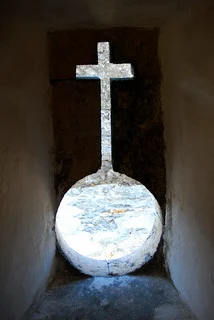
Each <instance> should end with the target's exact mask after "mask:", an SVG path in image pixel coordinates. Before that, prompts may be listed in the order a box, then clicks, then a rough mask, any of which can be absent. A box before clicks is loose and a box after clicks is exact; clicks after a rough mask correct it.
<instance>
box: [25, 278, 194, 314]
mask: <svg viewBox="0 0 214 320" xmlns="http://www.w3.org/2000/svg"><path fill="white" fill-rule="evenodd" d="M58 280H59V279H58ZM74 280H76V281H74ZM193 319H195V318H194V316H193V315H192V314H191V312H190V310H189V309H188V307H187V306H186V304H185V303H184V302H183V301H182V299H181V297H180V296H179V294H178V292H177V291H176V289H175V288H174V286H173V285H172V283H171V281H169V280H168V279H167V278H166V277H164V276H162V275H152V274H150V275H149V274H148V275H125V276H114V277H82V278H81V277H80V276H77V277H75V276H74V277H73V281H72V282H68V281H61V282H60V281H55V282H54V283H53V284H52V286H51V287H50V288H49V289H48V290H47V291H46V292H45V293H44V294H43V296H42V297H41V299H40V301H39V302H37V304H36V305H34V306H33V307H32V309H31V310H30V312H28V316H27V318H25V320H193Z"/></svg>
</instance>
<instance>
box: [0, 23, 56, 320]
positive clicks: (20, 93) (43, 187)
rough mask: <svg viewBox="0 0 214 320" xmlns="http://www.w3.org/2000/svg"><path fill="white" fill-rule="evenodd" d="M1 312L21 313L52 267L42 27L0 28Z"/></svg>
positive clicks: (12, 316) (5, 319)
mask: <svg viewBox="0 0 214 320" xmlns="http://www.w3.org/2000/svg"><path fill="white" fill-rule="evenodd" d="M0 38H1V42H0V318H1V319H2V320H16V319H20V317H21V316H22V315H23V313H24V312H25V310H26V309H27V308H28V307H29V306H30V304H31V303H32V301H33V299H34V297H35V296H36V294H37V293H38V292H41V290H42V288H43V286H44V285H45V283H46V282H47V280H48V277H49V276H50V274H51V270H52V268H53V259H54V253H55V237H54V232H53V231H52V227H53V225H54V221H53V210H54V205H53V203H54V201H53V199H54V193H53V181H52V174H51V170H52V169H51V168H52V167H51V166H52V150H51V148H52V124H51V118H50V114H49V107H48V105H49V83H48V70H47V54H46V42H47V41H46V34H45V33H43V32H41V31H40V30H39V29H38V28H37V29H36V30H35V29H34V28H33V27H32V26H31V25H23V26H22V25H20V23H19V24H13V26H8V25H5V27H3V26H1V30H0Z"/></svg>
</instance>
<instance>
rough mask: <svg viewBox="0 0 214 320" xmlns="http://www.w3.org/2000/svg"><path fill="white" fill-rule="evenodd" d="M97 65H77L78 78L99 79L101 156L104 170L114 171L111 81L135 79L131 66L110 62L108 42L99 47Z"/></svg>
mask: <svg viewBox="0 0 214 320" xmlns="http://www.w3.org/2000/svg"><path fill="white" fill-rule="evenodd" d="M97 52H98V64H97V65H77V66H76V77H77V78H80V79H86V78H91V79H95V78H99V79H100V88H101V154H102V168H104V169H107V170H109V169H112V151H111V144H112V142H111V80H116V79H121V80H126V79H130V78H133V73H132V70H131V64H126V63H123V64H113V63H111V62H110V49H109V43H108V42H99V43H98V45H97Z"/></svg>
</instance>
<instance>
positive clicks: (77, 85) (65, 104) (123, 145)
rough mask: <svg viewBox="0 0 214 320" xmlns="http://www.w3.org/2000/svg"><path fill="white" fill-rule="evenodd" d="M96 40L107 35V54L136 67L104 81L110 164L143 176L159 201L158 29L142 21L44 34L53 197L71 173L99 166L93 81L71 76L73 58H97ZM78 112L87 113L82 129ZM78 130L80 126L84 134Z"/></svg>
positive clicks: (97, 113) (161, 161)
mask: <svg viewBox="0 0 214 320" xmlns="http://www.w3.org/2000/svg"><path fill="white" fill-rule="evenodd" d="M100 41H109V42H110V46H111V62H113V63H126V62H128V63H131V64H132V65H133V66H134V69H135V70H134V73H135V75H136V76H135V79H134V80H130V81H121V82H120V81H117V82H114V83H112V92H113V93H112V134H113V168H114V170H115V171H119V172H121V173H124V174H126V175H128V176H130V177H132V178H134V179H136V180H137V181H139V182H141V183H143V184H144V185H145V186H146V187H147V188H148V189H149V190H150V191H151V192H152V193H153V194H154V195H155V197H156V198H157V200H158V201H159V203H160V205H161V207H162V208H164V203H165V164H164V141H163V124H162V118H161V116H162V114H161V105H160V80H161V72H160V66H159V61H158V55H157V43H158V30H157V29H144V28H133V29H129V28H116V29H104V30H90V29H88V30H86V29H83V30H76V31H58V32H53V33H51V34H50V35H49V44H50V78H51V82H52V84H53V87H52V91H53V99H52V101H53V115H54V131H55V139H56V155H57V168H56V176H55V177H56V179H55V181H56V191H57V194H58V200H60V199H61V197H62V196H63V194H64V193H65V192H66V191H67V190H68V189H69V188H70V187H71V186H72V185H73V184H74V183H75V182H76V181H77V180H79V179H80V178H82V177H84V176H86V175H89V174H90V173H93V172H95V171H96V170H97V169H98V168H99V166H100V95H99V82H98V81H96V80H75V74H76V65H83V64H96V63H97V42H100ZM66 81H67V82H66ZM75 90H76V91H78V92H77V93H75ZM59 92H61V93H59ZM65 93H66V95H67V96H65ZM78 95H79V96H81V97H82V98H81V99H82V100H83V102H82V106H80V105H79V98H78V99H77V98H76V97H77V96H78ZM62 110H63V112H62ZM74 110H76V111H74ZM80 110H81V112H80ZM59 119H61V120H59ZM82 119H85V120H84V121H86V119H87V125H86V128H87V129H85V127H84V125H85V122H83V120H82ZM62 128H63V129H62ZM64 128H66V129H64ZM65 130H66V131H65ZM79 132H84V133H83V135H84V136H85V138H84V139H83V138H82V137H81V136H80V134H79ZM76 141H77V142H78V144H76ZM74 154H75V155H76V156H74ZM75 157H76V159H77V161H76V162H75ZM80 158H81V161H80V160H79V159H80ZM74 163H76V165H78V169H77V167H75V166H74ZM72 164H73V166H72ZM72 167H73V169H72ZM71 170H73V172H72V171H71Z"/></svg>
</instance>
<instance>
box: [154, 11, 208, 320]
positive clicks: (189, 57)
mask: <svg viewBox="0 0 214 320" xmlns="http://www.w3.org/2000/svg"><path fill="white" fill-rule="evenodd" d="M160 56H161V62H162V71H163V83H162V100H163V109H164V124H165V140H166V169H167V223H166V235H165V238H166V254H167V263H168V267H169V271H170V274H171V277H172V280H173V282H174V284H175V286H176V287H177V289H178V290H179V291H180V293H181V294H182V296H183V297H184V299H185V300H186V301H187V303H188V304H189V305H190V307H191V308H192V310H193V311H194V312H195V314H196V315H197V317H198V319H200V320H205V319H206V320H212V319H213V317H214V304H213V298H214V255H213V250H214V203H213V200H214V187H213V186H214V61H213V59H214V58H213V57H214V11H213V9H212V8H211V7H210V8H209V9H207V10H206V11H201V12H194V13H193V12H189V13H188V15H186V17H185V18H184V19H180V20H179V21H177V22H173V23H170V22H169V23H168V24H166V26H165V28H163V29H162V33H161V38H160Z"/></svg>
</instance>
